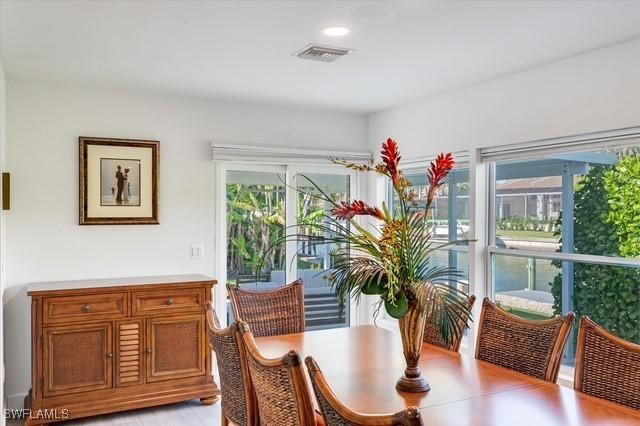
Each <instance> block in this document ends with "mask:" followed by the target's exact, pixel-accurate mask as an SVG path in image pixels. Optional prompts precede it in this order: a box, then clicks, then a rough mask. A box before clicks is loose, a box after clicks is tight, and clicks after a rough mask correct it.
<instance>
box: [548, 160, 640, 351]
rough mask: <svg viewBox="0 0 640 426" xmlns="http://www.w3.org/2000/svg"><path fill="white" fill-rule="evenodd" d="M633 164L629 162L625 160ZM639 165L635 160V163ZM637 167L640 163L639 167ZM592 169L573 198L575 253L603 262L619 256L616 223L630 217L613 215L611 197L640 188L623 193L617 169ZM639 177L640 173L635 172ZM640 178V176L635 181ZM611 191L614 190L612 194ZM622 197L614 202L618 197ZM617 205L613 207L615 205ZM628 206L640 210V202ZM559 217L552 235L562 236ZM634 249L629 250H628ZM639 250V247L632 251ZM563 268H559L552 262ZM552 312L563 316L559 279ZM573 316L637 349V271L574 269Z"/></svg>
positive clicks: (639, 284) (639, 314)
mask: <svg viewBox="0 0 640 426" xmlns="http://www.w3.org/2000/svg"><path fill="white" fill-rule="evenodd" d="M627 158H631V157H627ZM635 158H636V160H635V161H638V160H637V157H635ZM638 163H639V164H640V161H638ZM624 164H626V161H625V160H623V161H621V163H620V165H622V166H615V167H614V166H593V167H591V169H590V171H589V173H588V174H587V175H586V176H585V177H584V179H582V180H581V181H580V182H579V183H578V184H577V186H576V191H575V193H574V201H575V207H574V245H575V252H576V253H582V254H595V255H605V256H620V255H621V254H622V249H621V247H622V246H623V244H621V237H620V235H621V234H620V233H621V232H628V231H621V229H620V220H622V219H615V220H611V218H612V217H615V218H618V217H621V218H628V217H629V216H628V214H627V213H626V212H625V213H620V214H619V215H616V214H614V215H613V216H612V215H611V212H612V209H611V207H610V206H611V204H610V203H611V195H610V194H625V196H627V194H629V193H634V192H635V193H636V194H635V195H636V196H637V195H638V194H640V187H639V186H637V185H634V188H626V186H627V185H630V184H629V182H630V179H629V180H626V179H618V176H619V173H620V170H619V167H626V166H624ZM633 170H638V171H640V168H638V169H635V168H634V169H633ZM639 178H640V173H638V174H637V176H636V179H639ZM614 188H615V189H614ZM621 196H622V195H616V196H614V200H616V198H615V197H621ZM617 202H618V201H613V204H614V205H615V203H617ZM632 202H634V203H635V205H636V206H640V199H639V198H636V199H635V200H633V201H632ZM561 226H562V217H560V219H558V221H557V223H556V230H555V235H557V236H560V228H561ZM632 247H633V246H632ZM635 247H636V248H638V247H637V243H636V245H635ZM554 265H555V266H557V267H559V268H560V267H561V262H554ZM551 288H552V290H551V291H552V293H553V296H554V309H555V312H556V313H557V314H560V312H561V302H562V301H561V294H562V293H561V291H562V278H561V275H560V274H558V275H557V276H556V277H555V278H554V280H553V282H552V283H551ZM573 297H574V300H573V302H574V311H575V312H576V315H577V317H578V318H579V317H580V316H582V315H588V316H589V317H590V318H591V319H593V320H594V321H596V322H597V323H599V324H600V325H602V326H604V327H605V328H607V329H609V330H611V331H612V332H614V333H615V334H617V335H619V336H620V337H622V338H624V339H627V340H629V341H632V342H636V343H640V270H639V269H636V268H629V267H622V266H607V265H593V264H584V263H574V296H573Z"/></svg>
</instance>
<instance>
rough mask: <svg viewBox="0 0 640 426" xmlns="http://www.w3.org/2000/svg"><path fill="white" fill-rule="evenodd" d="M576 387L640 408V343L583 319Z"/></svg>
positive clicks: (588, 319)
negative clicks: (625, 338) (629, 340)
mask: <svg viewBox="0 0 640 426" xmlns="http://www.w3.org/2000/svg"><path fill="white" fill-rule="evenodd" d="M573 387H574V389H575V390H577V391H580V392H584V393H586V394H589V395H592V396H596V397H598V398H602V399H606V400H609V401H613V402H617V403H619V404H623V405H626V406H628V407H631V408H635V409H636V410H640V345H636V344H634V343H631V342H627V341H626V340H623V339H621V338H619V337H618V336H616V335H614V334H612V333H610V332H609V331H607V330H605V329H604V328H603V327H601V326H599V325H598V324H596V323H595V322H593V321H592V320H591V319H590V318H589V317H587V316H583V317H582V318H581V319H580V332H579V333H578V349H577V353H576V369H575V377H574V381H573Z"/></svg>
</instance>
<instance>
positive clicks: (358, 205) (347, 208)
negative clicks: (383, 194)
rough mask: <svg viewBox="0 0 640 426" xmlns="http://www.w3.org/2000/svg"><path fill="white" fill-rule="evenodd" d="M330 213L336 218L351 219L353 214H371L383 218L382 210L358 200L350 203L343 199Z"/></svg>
mask: <svg viewBox="0 0 640 426" xmlns="http://www.w3.org/2000/svg"><path fill="white" fill-rule="evenodd" d="M331 213H332V214H333V215H334V216H335V217H337V218H338V219H353V218H354V217H355V216H373V217H376V218H378V219H380V220H383V219H384V213H382V210H380V209H379V208H378V207H372V206H369V205H367V204H365V202H364V201H359V200H355V201H352V202H351V204H349V203H347V202H345V201H343V202H341V203H340V205H339V206H337V207H335V208H333V209H332V210H331Z"/></svg>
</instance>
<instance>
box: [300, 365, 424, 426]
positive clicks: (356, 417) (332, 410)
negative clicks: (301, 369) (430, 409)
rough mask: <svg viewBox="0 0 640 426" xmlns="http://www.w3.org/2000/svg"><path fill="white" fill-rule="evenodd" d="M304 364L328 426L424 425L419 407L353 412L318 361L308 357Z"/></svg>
mask: <svg viewBox="0 0 640 426" xmlns="http://www.w3.org/2000/svg"><path fill="white" fill-rule="evenodd" d="M304 362H305V364H306V365H307V371H308V372H309V377H310V378H311V384H312V385H313V391H314V392H315V394H316V400H317V401H318V405H320V410H321V411H322V414H323V415H324V418H325V421H326V423H327V426H356V425H357V426H374V425H375V426H418V425H423V424H424V423H423V422H422V416H420V411H419V410H418V408H417V407H409V408H407V409H406V410H403V411H400V412H397V413H395V414H361V413H358V412H356V411H353V410H352V409H351V408H349V407H347V406H346V405H345V404H344V403H343V402H342V401H340V399H339V398H338V397H337V396H336V394H335V393H333V391H332V390H331V388H330V387H329V385H328V384H327V381H326V380H325V378H324V374H322V371H321V370H320V367H319V366H318V364H317V363H316V361H315V360H314V359H313V358H312V357H310V356H308V357H306V358H305V360H304Z"/></svg>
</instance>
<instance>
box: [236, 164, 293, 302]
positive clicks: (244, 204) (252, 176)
mask: <svg viewBox="0 0 640 426" xmlns="http://www.w3.org/2000/svg"><path fill="white" fill-rule="evenodd" d="M281 178H282V177H281V176H280V175H278V174H277V173H266V172H244V171H229V172H227V188H226V189H227V281H228V282H230V283H233V284H236V283H237V284H239V285H241V286H251V287H258V288H263V289H268V288H274V287H276V286H279V285H282V284H284V283H285V269H284V267H285V244H284V243H280V244H278V245H275V246H274V244H275V242H276V241H277V240H278V239H279V238H281V237H282V236H284V228H285V185H284V183H283V180H281ZM269 248H272V249H271V250H268V249H269ZM264 253H267V255H266V258H265V259H264V261H263V264H262V267H260V262H261V257H262V255H263V254H264Z"/></svg>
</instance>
